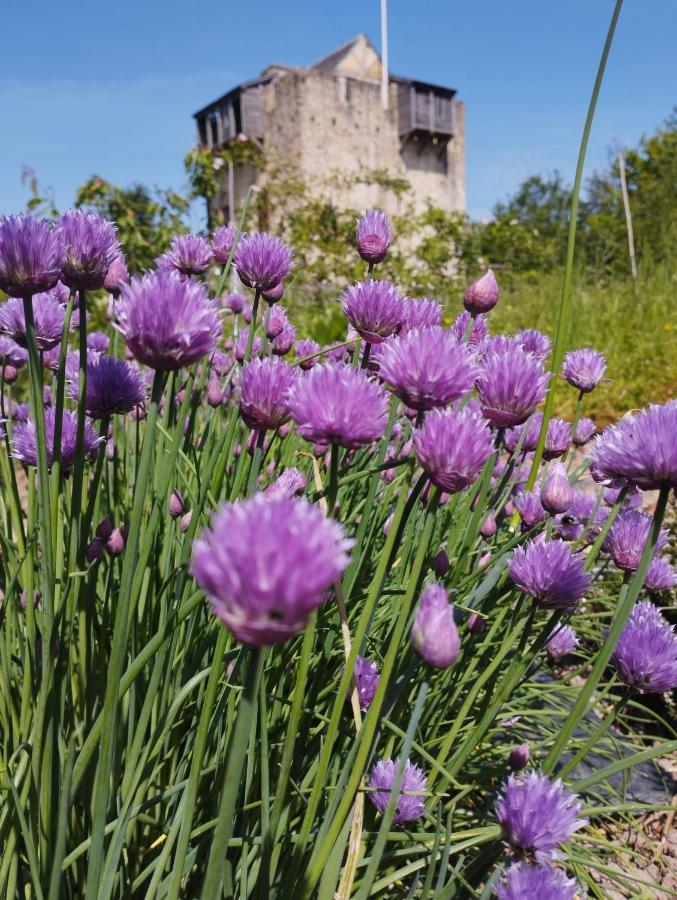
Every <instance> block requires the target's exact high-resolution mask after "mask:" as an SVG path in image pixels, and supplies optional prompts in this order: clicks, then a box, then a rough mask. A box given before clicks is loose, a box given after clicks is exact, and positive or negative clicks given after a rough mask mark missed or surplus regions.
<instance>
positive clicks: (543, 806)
mask: <svg viewBox="0 0 677 900" xmlns="http://www.w3.org/2000/svg"><path fill="white" fill-rule="evenodd" d="M581 808H582V805H581V803H580V801H579V800H578V797H577V796H576V794H574V793H573V792H572V791H569V790H567V789H566V788H565V787H564V785H563V784H562V782H561V781H559V780H557V781H550V779H549V778H548V777H547V776H546V775H540V774H539V773H537V772H530V773H529V774H528V775H511V776H510V777H509V778H508V780H507V781H506V782H505V784H504V785H503V793H502V794H501V795H500V796H499V797H498V799H497V800H496V804H495V807H494V809H495V811H496V818H497V819H498V822H499V825H500V826H501V831H502V832H503V840H504V842H505V844H506V848H507V849H508V850H509V851H510V852H511V853H514V854H515V855H516V856H518V857H525V858H526V859H535V860H537V861H538V862H540V863H547V862H550V861H551V860H553V859H558V858H559V853H558V850H557V848H558V847H559V845H560V844H563V843H565V842H566V841H569V840H570V839H571V835H572V834H573V833H574V832H575V831H577V830H578V829H579V828H582V827H583V826H585V825H587V824H588V823H587V820H586V819H579V818H578V814H579V813H580V811H581Z"/></svg>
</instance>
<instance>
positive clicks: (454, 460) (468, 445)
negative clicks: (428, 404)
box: [414, 409, 494, 494]
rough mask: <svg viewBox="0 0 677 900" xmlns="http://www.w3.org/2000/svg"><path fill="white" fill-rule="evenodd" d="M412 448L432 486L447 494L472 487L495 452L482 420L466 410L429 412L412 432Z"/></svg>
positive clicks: (489, 434) (487, 429) (489, 433)
mask: <svg viewBox="0 0 677 900" xmlns="http://www.w3.org/2000/svg"><path fill="white" fill-rule="evenodd" d="M414 447H415V450H416V456H417V458H418V461H419V462H420V464H421V465H422V466H423V468H424V469H425V472H426V474H427V475H428V477H429V478H430V480H431V481H432V483H433V484H434V485H436V486H437V487H438V488H440V489H441V490H443V491H446V492H447V493H449V494H455V493H457V492H458V491H462V490H463V489H464V488H466V487H468V485H469V484H472V483H473V481H474V480H475V479H476V478H477V476H478V475H479V473H480V471H481V469H482V466H483V465H484V464H485V462H486V461H487V460H488V459H489V457H490V456H491V454H492V453H493V450H494V445H493V440H492V436H491V432H490V431H489V428H488V427H487V425H486V423H485V422H484V420H483V419H481V418H480V417H479V416H477V415H475V414H474V413H472V412H470V411H469V410H466V409H462V410H452V409H446V410H441V409H436V410H433V411H432V412H430V413H428V415H427V416H426V417H425V420H424V422H423V426H422V427H421V428H419V429H416V430H415V431H414Z"/></svg>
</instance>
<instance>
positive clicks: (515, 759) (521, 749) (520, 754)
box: [508, 744, 529, 772]
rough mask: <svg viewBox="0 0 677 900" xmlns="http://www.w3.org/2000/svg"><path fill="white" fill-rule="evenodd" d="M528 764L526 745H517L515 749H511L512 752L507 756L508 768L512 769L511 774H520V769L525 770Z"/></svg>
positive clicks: (527, 746) (527, 747) (527, 748)
mask: <svg viewBox="0 0 677 900" xmlns="http://www.w3.org/2000/svg"><path fill="white" fill-rule="evenodd" d="M528 762H529V745H528V744H518V746H517V747H513V748H512V750H511V751H510V755H509V756H508V766H509V767H510V768H511V769H512V771H513V772H520V771H521V770H522V769H525V768H526V766H527V763H528Z"/></svg>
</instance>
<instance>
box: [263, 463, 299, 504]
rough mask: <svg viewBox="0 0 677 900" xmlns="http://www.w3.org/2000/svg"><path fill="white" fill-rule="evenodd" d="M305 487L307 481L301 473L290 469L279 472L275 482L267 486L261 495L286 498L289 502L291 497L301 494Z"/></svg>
mask: <svg viewBox="0 0 677 900" xmlns="http://www.w3.org/2000/svg"><path fill="white" fill-rule="evenodd" d="M307 487H308V480H307V479H306V476H305V475H304V474H303V472H299V470H298V469H295V468H291V469H285V470H284V472H281V473H280V475H278V477H277V478H276V479H275V481H274V482H273V483H272V484H270V485H268V487H267V488H266V489H265V491H264V492H263V493H264V494H265V496H266V497H272V498H275V497H286V498H287V499H289V500H291V498H292V497H296V496H298V495H299V494H302V493H303V492H304V491H305V489H306V488H307Z"/></svg>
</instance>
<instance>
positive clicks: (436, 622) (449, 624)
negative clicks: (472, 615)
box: [411, 582, 461, 669]
mask: <svg viewBox="0 0 677 900" xmlns="http://www.w3.org/2000/svg"><path fill="white" fill-rule="evenodd" d="M411 645H412V647H413V648H414V650H415V651H416V652H417V653H418V655H419V656H420V657H421V659H423V660H424V662H426V663H427V664H428V665H429V666H431V667H432V668H433V669H447V668H449V666H453V664H454V663H455V662H456V658H457V656H458V653H459V650H460V649H461V641H460V638H459V636H458V629H457V628H456V622H455V620H454V608H453V606H452V605H451V604H450V603H449V600H448V599H447V592H446V591H445V589H444V588H443V587H442V585H441V584H436V583H435V582H433V583H432V584H430V585H428V587H427V588H426V589H425V591H424V592H423V594H422V595H421V600H420V602H419V605H418V609H417V610H416V615H415V616H414V621H413V624H412V626H411Z"/></svg>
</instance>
